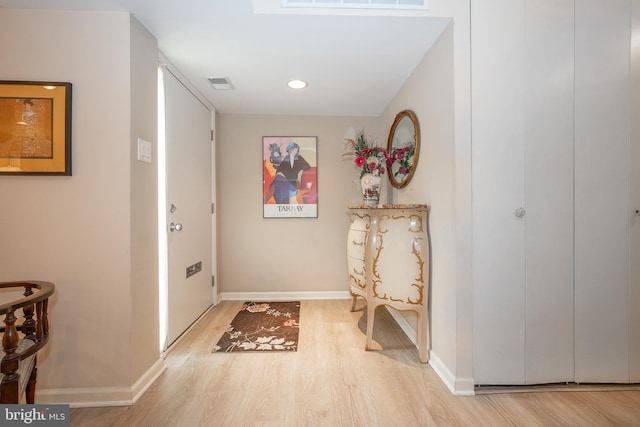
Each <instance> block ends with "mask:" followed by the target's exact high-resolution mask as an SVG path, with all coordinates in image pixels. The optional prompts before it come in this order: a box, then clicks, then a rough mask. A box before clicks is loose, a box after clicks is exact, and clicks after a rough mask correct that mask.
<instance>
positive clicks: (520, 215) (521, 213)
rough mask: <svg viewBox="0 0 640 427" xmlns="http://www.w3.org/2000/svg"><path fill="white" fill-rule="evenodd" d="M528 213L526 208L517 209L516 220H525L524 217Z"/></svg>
mask: <svg viewBox="0 0 640 427" xmlns="http://www.w3.org/2000/svg"><path fill="white" fill-rule="evenodd" d="M526 213H527V211H526V210H525V209H524V208H518V209H516V212H515V214H516V218H524V215H525V214H526Z"/></svg>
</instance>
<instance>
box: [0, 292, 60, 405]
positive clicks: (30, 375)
mask: <svg viewBox="0 0 640 427" xmlns="http://www.w3.org/2000/svg"><path fill="white" fill-rule="evenodd" d="M11 288H23V289H24V293H23V297H22V298H18V299H14V300H12V301H10V302H7V303H4V304H0V316H1V317H3V322H4V324H5V326H4V327H2V328H0V332H2V349H1V351H0V357H2V360H1V361H0V378H2V382H0V403H2V404H8V403H12V404H17V403H20V401H21V398H22V395H23V394H24V396H25V400H26V402H27V403H28V404H33V403H34V398H35V391H36V380H37V375H38V369H37V366H36V365H37V363H36V362H37V353H38V351H39V350H40V349H41V348H43V347H44V346H45V345H46V344H47V342H48V341H49V319H48V317H47V316H48V306H49V297H50V296H51V295H53V293H54V291H55V285H54V284H53V283H50V282H43V281H35V280H33V281H18V282H0V289H11ZM34 290H35V291H34ZM20 310H21V311H22V316H23V318H24V320H23V321H22V323H18V324H16V322H17V321H18V318H17V317H16V312H18V315H20V312H19V311H20Z"/></svg>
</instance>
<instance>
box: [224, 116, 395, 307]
mask: <svg viewBox="0 0 640 427" xmlns="http://www.w3.org/2000/svg"><path fill="white" fill-rule="evenodd" d="M216 127H217V129H216V134H217V153H216V156H217V164H216V175H217V176H216V179H217V182H218V195H217V197H218V203H217V212H218V224H220V226H219V227H218V276H219V292H222V293H228V292H254V293H260V292H325V293H326V292H344V293H345V295H346V294H347V292H348V290H349V287H348V281H347V264H346V263H347V261H346V233H347V230H348V224H349V218H348V216H347V205H348V204H352V203H361V202H362V196H361V195H360V193H359V180H358V178H359V175H358V172H357V170H356V168H355V166H354V165H353V163H352V161H351V160H350V159H346V158H343V157H342V153H343V152H344V150H343V144H344V139H343V138H344V135H345V131H346V130H347V129H348V128H349V127H354V128H355V129H364V130H365V133H367V134H372V135H375V129H376V127H377V120H376V119H374V118H358V117H353V118H351V117H302V116H267V115H226V114H219V115H218V116H217V121H216ZM263 136H317V137H318V153H317V154H318V157H317V160H318V218H267V219H265V218H263V217H262V188H263V187H262V137H263ZM379 142H380V143H382V144H384V141H379Z"/></svg>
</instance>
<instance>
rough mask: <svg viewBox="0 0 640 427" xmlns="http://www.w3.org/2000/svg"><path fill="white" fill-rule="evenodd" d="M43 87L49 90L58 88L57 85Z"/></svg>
mask: <svg viewBox="0 0 640 427" xmlns="http://www.w3.org/2000/svg"><path fill="white" fill-rule="evenodd" d="M42 87H43V88H45V89H47V90H54V89H55V88H56V87H55V86H42Z"/></svg>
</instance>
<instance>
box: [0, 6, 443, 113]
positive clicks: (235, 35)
mask: <svg viewBox="0 0 640 427" xmlns="http://www.w3.org/2000/svg"><path fill="white" fill-rule="evenodd" d="M254 3H255V11H256V12H254ZM280 3H281V2H280V1H279V0H255V1H251V0H0V6H2V7H4V8H6V9H60V10H127V11H130V12H131V13H132V14H133V16H135V17H136V18H137V19H138V20H139V21H140V22H141V23H142V24H143V25H144V26H145V27H146V28H147V29H148V30H149V31H150V32H151V33H152V34H153V35H154V36H155V37H156V39H157V40H158V44H159V48H160V51H161V52H162V54H163V55H164V56H165V57H166V59H168V60H169V62H171V64H172V65H173V66H175V67H176V68H177V69H178V70H180V72H181V73H182V74H183V75H184V76H185V77H186V78H187V79H188V80H189V82H190V83H191V85H192V86H194V87H195V88H196V89H197V90H198V91H200V92H201V94H202V95H203V96H204V97H205V98H207V99H208V100H209V101H210V102H211V104H213V106H214V107H215V108H216V110H217V111H218V112H221V113H240V114H278V115H328V116H372V117H377V116H379V115H380V114H381V113H382V111H383V110H384V109H385V108H386V106H387V105H388V103H389V102H390V101H391V99H392V98H393V96H394V95H395V94H396V93H397V92H398V90H399V89H400V87H401V86H402V84H403V83H404V82H405V80H406V79H407V78H408V77H409V75H410V74H411V73H412V72H413V70H414V69H415V67H416V65H418V63H419V62H420V60H421V59H422V58H423V57H424V55H425V54H426V52H427V51H428V50H429V48H430V47H431V45H432V44H433V42H434V41H435V40H436V39H437V37H438V36H439V35H440V33H441V32H442V30H443V29H444V27H445V26H446V25H447V23H448V22H449V19H446V18H431V17H426V16H424V15H425V12H424V11H422V12H417V13H416V12H406V11H405V12H393V11H388V10H377V11H364V10H353V9H351V10H343V11H336V10H330V9H326V8H325V9H321V10H319V11H318V9H316V10H313V11H312V10H310V9H281V8H280ZM410 14H414V15H415V14H417V15H422V16H409V15H410ZM389 15H395V16H389ZM79 37H81V36H80V35H79ZM209 77H227V78H228V79H229V80H230V81H231V83H232V84H233V86H234V87H235V90H226V91H221V90H215V89H213V88H212V86H211V85H210V84H209V82H208V80H207V78H209ZM292 78H299V79H303V80H306V81H308V82H309V87H307V88H306V89H303V90H298V91H294V90H292V89H289V88H287V87H286V82H287V80H289V79H292Z"/></svg>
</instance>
